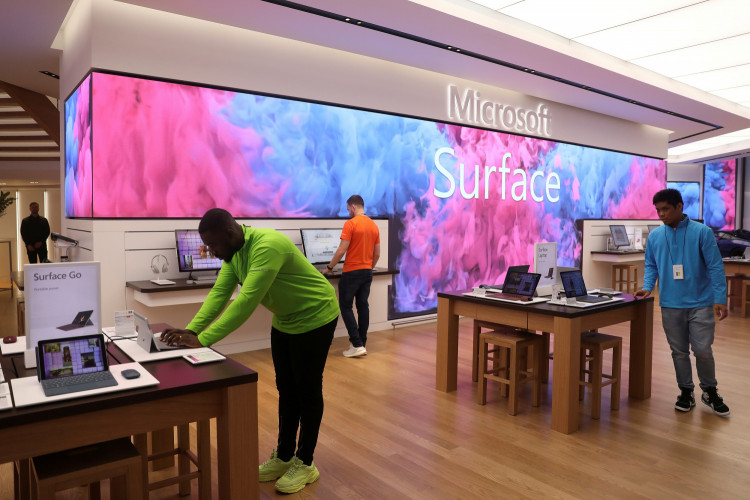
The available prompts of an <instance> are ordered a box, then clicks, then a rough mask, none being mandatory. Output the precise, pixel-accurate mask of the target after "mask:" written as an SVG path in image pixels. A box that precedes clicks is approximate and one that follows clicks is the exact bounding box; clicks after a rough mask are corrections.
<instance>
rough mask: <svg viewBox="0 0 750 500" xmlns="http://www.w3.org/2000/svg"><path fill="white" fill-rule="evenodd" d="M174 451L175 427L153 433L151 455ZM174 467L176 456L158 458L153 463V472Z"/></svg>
mask: <svg viewBox="0 0 750 500" xmlns="http://www.w3.org/2000/svg"><path fill="white" fill-rule="evenodd" d="M168 450H174V427H167V428H166V429H159V430H158V431H153V432H151V453H152V454H156V453H159V452H162V451H168ZM170 467H174V455H170V456H168V457H163V458H157V459H155V460H152V461H151V469H152V470H162V469H168V468H170Z"/></svg>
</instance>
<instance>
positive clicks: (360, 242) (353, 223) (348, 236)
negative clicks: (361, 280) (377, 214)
mask: <svg viewBox="0 0 750 500" xmlns="http://www.w3.org/2000/svg"><path fill="white" fill-rule="evenodd" d="M341 239H342V240H346V241H348V242H349V248H347V250H346V257H345V258H344V272H345V273H346V272H349V271H356V270H358V269H372V251H373V249H374V248H375V245H377V244H379V243H380V231H379V230H378V226H377V225H376V224H375V223H374V222H373V221H372V219H370V218H369V217H368V216H366V215H357V216H355V217H352V218H351V219H349V220H348V221H346V224H344V229H342V230H341Z"/></svg>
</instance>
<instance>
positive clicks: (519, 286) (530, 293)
mask: <svg viewBox="0 0 750 500" xmlns="http://www.w3.org/2000/svg"><path fill="white" fill-rule="evenodd" d="M541 277H542V275H541V274H538V273H523V272H519V271H508V274H506V275H505V282H504V283H503V291H502V292H499V293H490V294H487V297H491V298H494V299H505V300H516V301H522V302H531V301H532V300H533V299H534V292H536V286H537V285H538V284H539V280H540V279H541Z"/></svg>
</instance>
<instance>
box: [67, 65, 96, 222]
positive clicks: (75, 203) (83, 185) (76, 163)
mask: <svg viewBox="0 0 750 500" xmlns="http://www.w3.org/2000/svg"><path fill="white" fill-rule="evenodd" d="M90 89H91V77H90V76H89V77H87V78H86V79H84V80H83V82H82V83H81V85H80V86H79V87H78V88H77V89H76V91H75V92H73V94H71V96H70V97H69V98H68V100H67V101H65V215H66V216H67V217H91V216H92V215H93V213H92V181H91V176H92V170H91V169H92V161H91V111H90V109H89V102H90V100H89V97H90Z"/></svg>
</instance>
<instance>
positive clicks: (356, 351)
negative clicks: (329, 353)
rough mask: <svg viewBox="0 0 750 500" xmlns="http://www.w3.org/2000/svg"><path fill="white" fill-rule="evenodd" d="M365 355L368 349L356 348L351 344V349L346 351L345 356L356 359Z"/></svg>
mask: <svg viewBox="0 0 750 500" xmlns="http://www.w3.org/2000/svg"><path fill="white" fill-rule="evenodd" d="M365 354H367V349H365V348H364V347H354V346H353V345H351V344H349V349H347V350H346V351H344V356H345V357H347V358H356V357H359V356H364V355H365Z"/></svg>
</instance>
